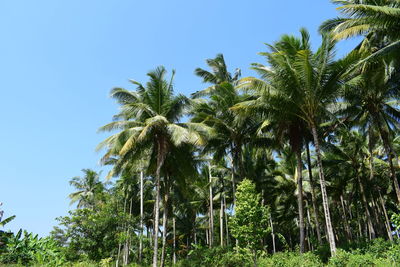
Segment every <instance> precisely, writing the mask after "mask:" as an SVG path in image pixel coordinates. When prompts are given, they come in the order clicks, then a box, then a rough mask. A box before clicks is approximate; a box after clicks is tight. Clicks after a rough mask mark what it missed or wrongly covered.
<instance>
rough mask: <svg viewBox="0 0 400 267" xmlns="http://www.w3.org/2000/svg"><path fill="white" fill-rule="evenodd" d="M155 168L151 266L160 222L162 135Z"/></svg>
mask: <svg viewBox="0 0 400 267" xmlns="http://www.w3.org/2000/svg"><path fill="white" fill-rule="evenodd" d="M157 149H158V150H157V170H156V201H155V205H154V209H155V213H154V247H153V267H157V265H158V232H159V223H160V189H161V188H160V182H161V181H160V180H161V168H162V166H163V165H164V161H165V151H166V149H167V144H166V143H165V141H164V139H163V138H162V137H159V140H158V141H157Z"/></svg>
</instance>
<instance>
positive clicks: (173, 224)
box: [172, 215, 196, 265]
mask: <svg viewBox="0 0 400 267" xmlns="http://www.w3.org/2000/svg"><path fill="white" fill-rule="evenodd" d="M175 221H176V219H175V215H174V217H173V218H172V227H173V232H174V233H173V235H174V245H173V246H174V254H173V260H172V261H173V263H174V265H175V264H176V225H175V223H176V222H175ZM195 243H196V238H195Z"/></svg>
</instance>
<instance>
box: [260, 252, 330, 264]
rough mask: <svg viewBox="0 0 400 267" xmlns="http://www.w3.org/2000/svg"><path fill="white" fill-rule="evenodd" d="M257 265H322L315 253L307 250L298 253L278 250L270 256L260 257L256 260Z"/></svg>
mask: <svg viewBox="0 0 400 267" xmlns="http://www.w3.org/2000/svg"><path fill="white" fill-rule="evenodd" d="M258 266H260V267H267V266H274V267H297V266H304V267H309V266H310V267H317V266H323V264H322V262H321V260H320V259H319V258H318V256H316V255H315V254H313V253H311V252H307V253H304V254H298V253H295V252H280V253H276V254H274V255H272V256H270V257H265V258H261V259H260V260H259V261H258Z"/></svg>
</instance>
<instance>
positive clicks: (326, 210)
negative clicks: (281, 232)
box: [311, 124, 336, 256]
mask: <svg viewBox="0 0 400 267" xmlns="http://www.w3.org/2000/svg"><path fill="white" fill-rule="evenodd" d="M311 131H312V135H313V138H314V145H315V152H316V155H317V165H318V170H319V180H320V183H321V194H322V204H323V207H324V214H325V224H326V230H327V234H328V242H329V247H330V249H331V254H332V256H335V255H336V242H335V236H334V234H333V227H332V221H331V214H330V211H329V203H328V194H327V192H326V183H325V175H324V170H323V168H322V160H321V151H320V147H319V140H318V134H317V128H316V126H315V124H313V125H311Z"/></svg>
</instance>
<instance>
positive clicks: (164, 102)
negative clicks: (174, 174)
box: [99, 67, 201, 267]
mask: <svg viewBox="0 0 400 267" xmlns="http://www.w3.org/2000/svg"><path fill="white" fill-rule="evenodd" d="M166 74H167V71H166V69H165V68H164V67H157V68H156V69H155V70H153V71H150V72H149V73H147V75H148V76H149V79H150V80H149V81H148V82H147V83H146V84H145V85H142V84H141V83H139V82H136V81H131V82H132V83H133V84H134V85H136V86H137V89H136V91H128V90H126V89H123V88H115V89H113V90H112V92H111V96H112V97H113V98H115V99H116V100H117V101H118V102H119V104H120V105H121V112H120V113H119V114H118V115H116V116H115V119H116V121H114V122H112V123H110V124H108V125H105V126H103V127H102V128H101V129H100V130H102V131H112V130H120V132H118V133H116V134H114V135H112V136H110V137H109V138H107V139H106V140H105V141H103V142H102V143H101V144H100V146H99V148H102V147H107V148H108V151H107V153H106V155H105V158H107V157H112V156H114V155H118V156H119V157H120V158H121V159H122V160H121V161H122V162H123V161H124V159H130V160H137V159H139V158H140V157H141V156H143V153H144V152H146V151H148V152H149V154H150V159H154V164H150V165H151V166H154V168H150V169H149V172H150V173H151V174H154V175H155V187H156V189H155V191H156V196H155V214H154V250H153V267H156V266H157V265H158V235H159V215H160V213H159V210H160V189H161V178H162V177H161V175H162V168H163V166H164V163H165V161H166V159H167V157H168V154H169V152H170V151H171V147H172V146H176V147H179V146H181V145H183V144H188V143H190V144H195V145H198V144H200V143H201V142H200V138H199V135H197V134H195V133H194V132H192V131H190V130H188V128H187V127H185V125H184V124H182V123H179V119H180V118H181V116H182V115H183V112H184V109H185V107H186V105H187V103H188V100H187V98H186V97H185V96H183V95H177V96H175V95H174V84H173V81H174V74H175V72H174V71H173V72H172V77H171V78H170V79H169V80H167V79H166ZM164 179H166V176H165V175H164Z"/></svg>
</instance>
